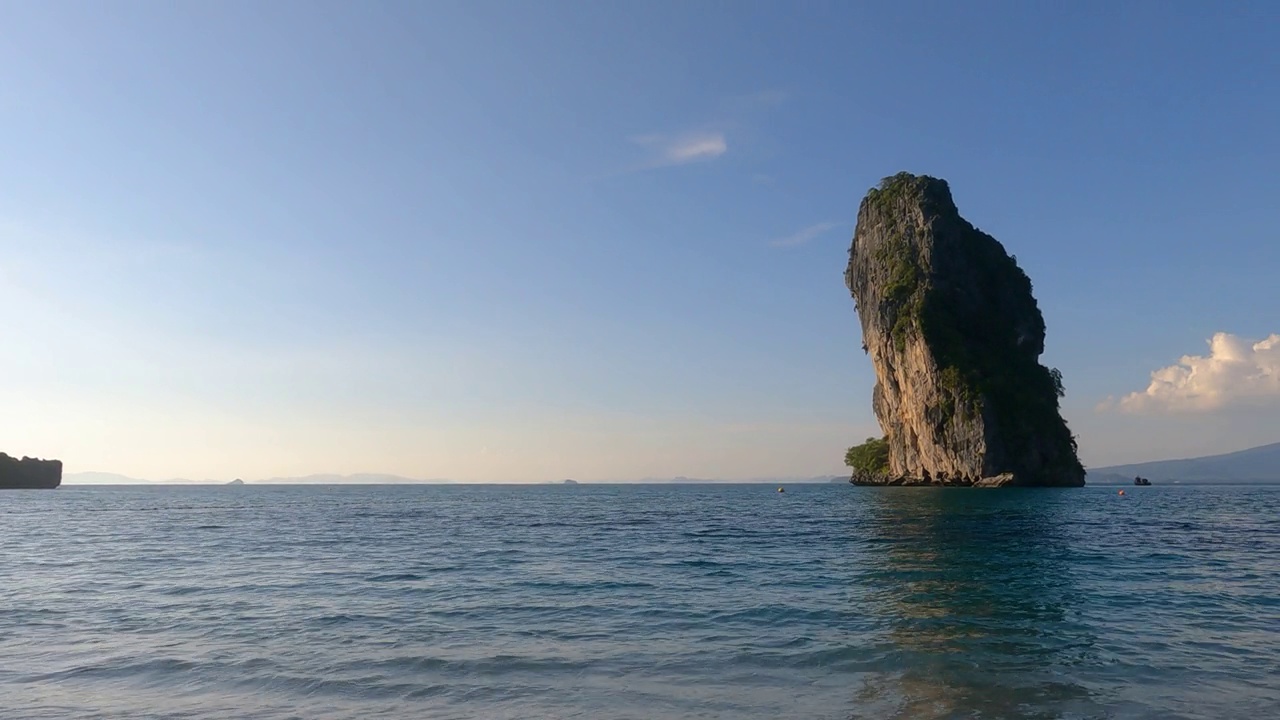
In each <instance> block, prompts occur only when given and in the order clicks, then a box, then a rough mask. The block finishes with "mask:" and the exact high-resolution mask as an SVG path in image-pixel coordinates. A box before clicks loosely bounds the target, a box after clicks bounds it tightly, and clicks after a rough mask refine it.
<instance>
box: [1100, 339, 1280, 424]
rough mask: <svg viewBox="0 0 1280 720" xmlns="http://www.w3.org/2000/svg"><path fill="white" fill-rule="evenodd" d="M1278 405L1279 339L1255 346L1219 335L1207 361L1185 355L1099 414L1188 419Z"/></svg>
mask: <svg viewBox="0 0 1280 720" xmlns="http://www.w3.org/2000/svg"><path fill="white" fill-rule="evenodd" d="M1276 403H1280V335H1272V336H1270V337H1268V338H1267V339H1266V340H1262V341H1260V342H1253V341H1251V340H1245V339H1244V338H1241V337H1239V336H1236V335H1232V334H1230V333H1225V332H1220V333H1217V334H1216V335H1214V336H1213V338H1211V339H1210V340H1209V354H1208V355H1186V356H1183V358H1182V359H1181V360H1179V361H1178V364H1177V365H1170V366H1169V367H1166V368H1161V369H1159V370H1156V371H1155V372H1153V373H1151V384H1150V385H1148V386H1147V389H1146V390H1143V391H1142V392H1132V393H1129V394H1128V395H1125V396H1124V397H1122V398H1120V399H1119V400H1116V399H1114V398H1108V399H1107V400H1106V401H1105V402H1103V403H1102V404H1100V405H1099V406H1098V410H1099V411H1103V412H1105V411H1108V410H1119V411H1120V412H1126V413H1135V414H1147V413H1186V412H1211V411H1215V410H1223V409H1228V408H1232V407H1242V406H1256V405H1261V404H1276Z"/></svg>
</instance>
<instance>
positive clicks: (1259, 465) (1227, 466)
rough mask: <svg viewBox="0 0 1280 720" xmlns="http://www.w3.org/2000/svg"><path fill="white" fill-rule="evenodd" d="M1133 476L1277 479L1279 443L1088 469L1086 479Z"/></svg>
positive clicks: (1192, 479) (1164, 480) (1120, 480)
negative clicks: (1233, 450)
mask: <svg viewBox="0 0 1280 720" xmlns="http://www.w3.org/2000/svg"><path fill="white" fill-rule="evenodd" d="M1135 476H1142V477H1144V478H1150V480H1151V481H1152V482H1154V483H1171V482H1183V483H1255V482H1280V443H1272V444H1270V445H1263V446H1261V447H1255V448H1249V449H1248V450H1240V451H1237V452H1232V453H1225V454H1223V455H1208V456H1205V457H1197V458H1185V459H1182V460H1156V461H1154V462H1144V463H1134V464H1132V465H1112V466H1110V467H1100V468H1090V469H1089V473H1088V477H1087V478H1086V480H1087V481H1088V482H1089V483H1100V484H1107V483H1124V484H1126V485H1129V484H1132V483H1133V478H1134V477H1135Z"/></svg>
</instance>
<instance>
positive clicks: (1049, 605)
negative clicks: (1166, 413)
mask: <svg viewBox="0 0 1280 720" xmlns="http://www.w3.org/2000/svg"><path fill="white" fill-rule="evenodd" d="M1113 492H1114V491H1111V490H1107V489H1104V488H1086V489H1084V490H1080V491H1049V492H1036V491H1025V492H1023V491H1010V492H974V491H966V490H932V489H915V488H901V489H897V488H881V489H876V488H853V487H847V486H843V485H830V486H795V487H792V488H788V493H786V494H785V495H779V494H777V493H775V492H773V489H772V488H771V487H767V486H670V487H667V486H643V487H607V486H589V485H588V486H576V487H571V488H569V487H503V486H491V487H262V486H248V487H243V488H236V489H231V488H213V487H206V488H199V487H187V488H93V489H89V488H74V487H73V488H64V489H62V490H59V491H58V492H52V493H50V492H44V493H6V494H2V495H0V515H3V520H4V521H3V522H0V548H3V554H2V555H0V606H2V607H4V608H5V612H4V613H0V657H3V658H4V662H3V663H0V717H5V718H8V717H14V718H32V719H33V720H40V719H43V718H59V719H61V718H73V719H75V720H90V719H97V718H124V717H128V718H142V719H144V720H159V719H160V718H178V717H181V718H192V719H195V720H201V719H205V718H208V719H212V718H226V717H254V718H262V719H264V720H284V719H285V718H304V717H305V718H318V719H322V720H323V719H327V718H334V719H336V718H351V717H361V718H435V719H445V718H476V717H484V718H499V719H501V718H528V717H538V718H592V719H596V718H610V719H618V720H621V719H623V718H745V719H747V720H750V719H751V718H777V717H787V718H833V719H837V718H838V719H840V720H852V719H862V718H866V719H868V720H870V719H873V718H875V719H879V718H902V719H904V720H906V719H912V720H915V719H924V720H932V719H938V720H941V719H943V718H1063V719H1066V718H1116V719H1121V718H1151V719H1152V720H1155V719H1156V718H1159V719H1161V720H1163V719H1164V718H1183V719H1187V720H1193V719H1195V720H1198V719H1205V720H1208V719H1210V718H1213V719H1217V718H1250V719H1253V718H1264V717H1280V682H1278V681H1277V680H1276V678H1278V677H1280V523H1277V520H1276V518H1277V517H1278V516H1280V488H1274V487H1263V488H1175V487H1154V488H1144V489H1142V490H1135V491H1133V492H1132V493H1130V494H1129V495H1128V496H1126V497H1124V498H1120V497H1117V496H1116V495H1114V494H1113Z"/></svg>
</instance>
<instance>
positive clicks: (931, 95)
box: [0, 2, 1280, 481]
mask: <svg viewBox="0 0 1280 720" xmlns="http://www.w3.org/2000/svg"><path fill="white" fill-rule="evenodd" d="M1275 17H1276V15H1275V10H1274V9H1273V8H1272V7H1271V6H1270V5H1269V4H1266V3H1253V4H1249V3H1232V4H1231V5H1230V6H1226V7H1222V8H1218V7H1214V6H1212V5H1209V4H1203V3H1201V4H1197V3H1166V2H1145V3H1144V2H1129V3H1101V2H1081V3H1072V4H1069V5H1065V6H1061V5H1054V4H1047V3H1019V2H1009V3H965V4H963V5H962V6H958V5H956V4H954V3H918V2H912V3H895V4H893V7H888V6H885V7H873V6H870V5H868V6H865V7H859V6H857V5H856V4H852V3H802V4H801V3H745V2H744V3H707V2H698V3H685V2H680V3H660V2H650V3H585V2H584V3H513V2H509V3H486V2H466V3H461V2H459V3H443V2H441V3H336V2H335V3H320V2H308V3H287V2H279V3H267V4H263V3H247V2H225V3H203V4H193V3H184V4H158V3H113V4H110V5H104V4H100V3H97V4H95V3H83V2H81V3H56V4H55V3H6V4H4V5H2V6H0V323H3V327H4V328H5V336H6V342H5V344H4V348H3V349H2V350H0V392H3V394H4V396H5V397H6V399H7V406H8V411H7V412H6V413H5V414H4V415H5V417H3V418H0V443H2V445H0V450H4V451H7V452H10V453H16V454H30V455H43V456H55V457H60V458H62V459H63V460H64V462H66V464H67V470H68V472H76V471H82V470H103V471H116V472H122V473H126V474H132V475H136V476H140V477H147V478H165V477H174V476H186V477H197V478H204V477H209V478H216V479H222V478H229V477H234V476H242V477H246V478H255V477H268V476H272V475H288V474H305V473H309V472H363V471H367V472H388V473H398V474H403V475H409V476H414V477H450V478H455V479H459V480H512V481H526V480H544V479H556V478H561V477H577V478H585V479H628V478H640V477H646V476H670V475H689V476H700V477H755V476H777V475H788V476H791V475H795V476H802V475H811V474H819V473H826V472H839V471H841V461H842V457H843V449H844V448H845V447H846V446H847V445H849V444H850V443H851V442H852V441H856V440H860V439H862V438H864V437H866V436H867V435H870V434H873V433H878V429H877V427H876V425H875V419H874V416H873V415H872V413H871V410H870V392H871V386H872V384H873V382H874V374H873V371H872V368H871V364H870V362H869V360H868V359H867V358H866V357H865V356H864V355H863V354H862V352H861V351H860V349H859V344H860V336H859V330H858V323H857V318H856V315H855V313H854V309H853V303H852V301H851V300H850V298H849V295H848V292H847V290H845V288H844V287H843V278H842V273H843V269H844V263H845V261H846V258H847V251H848V246H849V238H850V237H851V235H852V232H853V223H854V220H855V217H856V212H857V206H858V202H859V200H860V199H861V197H862V195H863V194H864V193H865V191H866V190H867V189H868V188H869V187H871V186H872V185H874V184H875V183H876V182H878V180H879V179H880V178H881V177H883V176H886V175H890V174H893V173H895V172H897V171H899V170H908V171H911V172H917V173H926V174H931V175H936V176H939V177H943V178H946V179H947V180H948V181H949V182H950V183H951V185H952V190H953V194H954V195H955V198H956V201H957V203H958V205H959V206H960V209H961V212H962V213H963V214H964V215H965V216H966V217H967V218H968V219H969V220H971V221H972V222H973V223H974V224H976V225H978V226H979V227H981V228H982V229H984V230H986V231H988V232H990V233H992V234H993V235H994V236H995V237H997V238H998V239H1000V240H1001V241H1002V242H1003V243H1004V245H1005V246H1006V248H1007V249H1008V250H1009V251H1010V252H1011V253H1014V254H1016V255H1017V257H1018V259H1019V262H1020V264H1021V265H1022V266H1023V267H1024V269H1026V271H1027V272H1028V274H1029V275H1030V276H1031V278H1032V280H1033V282H1034V284H1035V289H1036V295H1037V297H1038V299H1039V302H1040V305H1041V308H1042V310H1043V311H1044V314H1045V317H1046V321H1047V323H1048V327H1049V337H1048V343H1047V351H1046V354H1045V356H1044V358H1043V361H1044V362H1045V363H1046V364H1048V365H1051V366H1056V367H1059V368H1060V369H1061V370H1062V371H1063V373H1064V375H1065V378H1066V385H1067V390H1068V396H1067V398H1066V400H1065V405H1064V407H1065V412H1066V414H1067V417H1068V420H1069V421H1070V423H1071V425H1072V428H1073V430H1075V431H1076V432H1077V433H1078V434H1079V435H1080V438H1081V451H1082V455H1083V456H1084V460H1085V462H1086V464H1087V465H1094V466H1098V465H1103V464H1108V463H1112V462H1123V461H1136V460H1144V459H1152V458H1157V457H1171V456H1185V455H1190V454H1200V453H1205V452H1214V451H1221V450H1231V449H1237V448H1240V447H1246V446H1248V445H1251V444H1260V443H1263V442H1270V441H1275V440H1280V436H1277V434H1276V431H1275V430H1274V428H1275V427H1276V423H1277V421H1278V420H1280V363H1278V362H1277V361H1276V358H1277V356H1280V346H1277V348H1276V349H1274V350H1273V349H1272V346H1271V345H1268V344H1267V343H1266V342H1263V341H1265V340H1266V339H1267V338H1268V337H1269V336H1271V335H1272V334H1273V333H1277V332H1280V318H1278V317H1277V314H1276V308H1280V284H1278V283H1277V282H1276V275H1277V269H1278V268H1280V242H1277V240H1278V238H1277V236H1276V230H1275V227H1276V226H1275V223H1274V219H1273V216H1274V212H1275V208H1276V197H1277V189H1278V187H1277V181H1276V173H1275V167H1276V165H1277V160H1280V153H1278V150H1280V143H1278V142H1277V139H1276V130H1275V118H1276V117H1277V116H1280V82H1278V81H1277V78H1280V67H1278V65H1280V61H1278V58H1280V55H1278V54H1277V53H1276V52H1275V51H1274V47H1275V45H1276V43H1277V42H1278V41H1280V32H1278V31H1277V28H1278V27H1280V25H1278V24H1277V23H1276V21H1275ZM1218 333H1226V334H1227V335H1226V336H1224V338H1225V339H1224V340H1223V342H1222V343H1218V344H1215V346H1214V349H1213V351H1212V353H1211V348H1210V347H1209V346H1208V345H1206V341H1208V340H1209V339H1210V338H1212V337H1214V336H1215V334H1218ZM1219 351H1221V352H1219ZM1187 355H1192V356H1199V359H1196V358H1192V359H1191V360H1192V362H1190V363H1189V364H1188V365H1185V366H1183V370H1182V371H1178V370H1177V369H1176V368H1175V369H1174V370H1172V371H1164V372H1165V375H1163V376H1162V377H1165V379H1166V382H1164V383H1163V384H1159V383H1158V384H1157V385H1152V386H1151V387H1150V388H1149V387H1148V386H1149V385H1151V383H1152V373H1153V372H1156V371H1162V369H1167V368H1171V367H1174V366H1177V365H1178V364H1179V359H1180V358H1182V357H1183V356H1187ZM1180 373H1181V374H1180ZM1135 393H1136V394H1135Z"/></svg>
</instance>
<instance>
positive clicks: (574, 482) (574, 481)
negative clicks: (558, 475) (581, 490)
mask: <svg viewBox="0 0 1280 720" xmlns="http://www.w3.org/2000/svg"><path fill="white" fill-rule="evenodd" d="M561 484H563V485H577V484H578V481H577V480H565V481H564V482H563V483H561Z"/></svg>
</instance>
